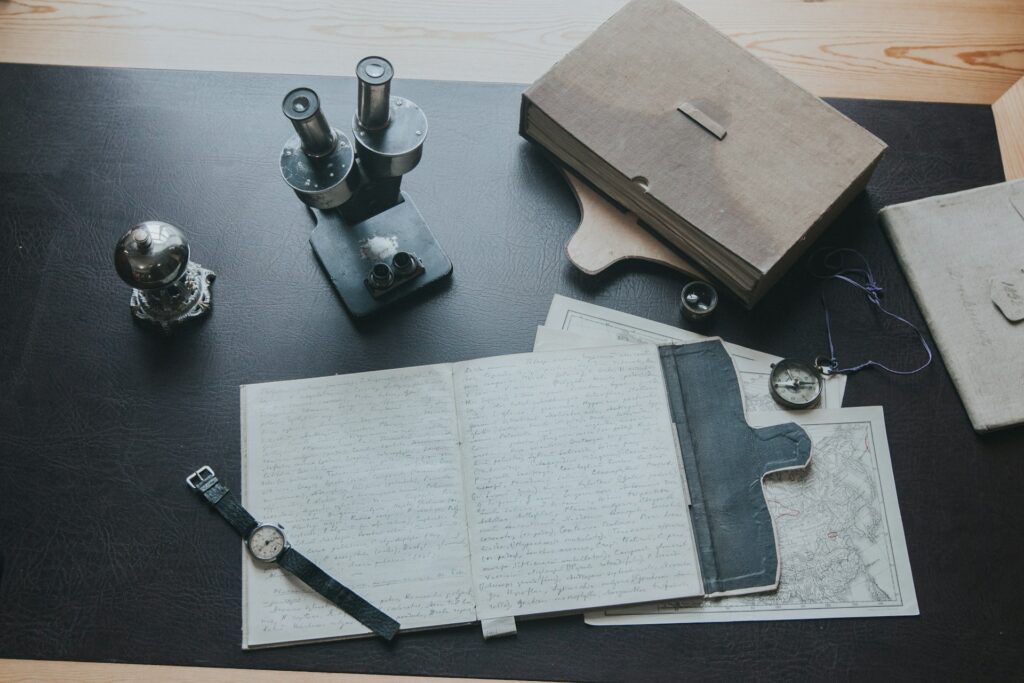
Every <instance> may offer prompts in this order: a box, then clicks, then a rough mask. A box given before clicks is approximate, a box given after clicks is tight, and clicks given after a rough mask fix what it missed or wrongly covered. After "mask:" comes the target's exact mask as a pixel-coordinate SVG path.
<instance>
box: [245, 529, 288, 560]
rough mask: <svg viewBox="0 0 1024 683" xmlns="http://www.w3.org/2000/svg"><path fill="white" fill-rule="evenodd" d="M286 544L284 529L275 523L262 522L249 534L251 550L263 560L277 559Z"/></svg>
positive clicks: (257, 557) (254, 555) (256, 556)
mask: <svg viewBox="0 0 1024 683" xmlns="http://www.w3.org/2000/svg"><path fill="white" fill-rule="evenodd" d="M286 546H287V544H286V543H285V540H284V531H282V530H281V528H280V527H277V526H274V525H273V524H260V525H259V526H258V527H256V528H255V529H253V532H252V534H250V535H249V552H250V553H252V556H253V557H255V558H256V559H257V560H261V561H263V562H273V561H274V560H276V559H277V558H278V557H279V556H280V555H281V553H283V552H284V549H285V547H286Z"/></svg>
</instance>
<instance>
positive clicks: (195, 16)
mask: <svg viewBox="0 0 1024 683" xmlns="http://www.w3.org/2000/svg"><path fill="white" fill-rule="evenodd" d="M623 4H624V0H516V2H486V1H482V0H434V1H433V2H421V1H418V0H346V1H345V2H325V1H324V0H290V1H285V0H266V1H264V2H255V3H241V2H228V1H226V0H192V1H191V2H188V3H181V2H177V1H176V0H104V2H102V3H96V2H86V1H84V0H4V1H3V2H0V61H8V62H32V63H41V64H74V65H82V66H124V67H154V68H168V69H201V70H212V71H256V72H265V73H306V74H324V75H332V74H344V75H351V74H352V70H353V68H354V66H355V63H356V61H357V60H358V59H359V58H361V57H364V56H366V55H367V54H375V53H381V54H385V55H387V57H388V58H389V59H390V60H391V61H392V62H393V63H394V65H395V67H396V71H397V73H398V75H399V77H401V78H435V79H449V80H469V81H501V82H512V83H529V82H532V81H533V80H534V79H536V78H537V77H538V76H540V75H541V74H542V73H543V72H544V71H545V70H547V68H548V67H549V66H551V64H552V63H553V62H554V61H555V60H557V59H558V58H559V57H561V56H562V55H563V54H565V52H566V51H568V50H569V49H570V48H572V47H573V46H574V45H576V44H577V43H579V41H581V40H582V39H583V38H585V37H586V36H587V35H588V34H589V33H590V32H591V31H593V30H594V29H595V28H596V27H597V26H598V25H599V24H600V23H601V22H602V21H604V20H605V19H607V18H608V17H609V16H611V14H612V13H614V12H615V11H616V10H617V9H619V8H620V7H621V6H622V5H623ZM683 4H685V5H687V6H688V7H690V8H692V9H693V10H695V11H696V12H697V13H698V14H700V15H701V16H702V17H704V18H706V19H707V20H708V21H710V22H711V23H712V24H713V25H714V26H716V27H717V28H719V29H720V30H722V31H723V32H725V33H726V34H728V35H729V36H731V37H732V38H733V39H734V40H736V41H737V42H739V43H740V44H741V45H743V46H744V47H746V48H747V49H749V50H750V51H751V52H753V53H754V54H755V55H757V56H758V57H760V58H762V59H764V60H765V61H767V62H769V63H770V64H772V65H774V66H776V67H777V68H779V69H780V70H782V71H783V72H784V73H785V74H787V75H789V76H790V77H792V78H793V79H795V80H796V81H797V82H799V83H801V84H802V85H804V86H805V87H807V88H808V89H810V90H811V91H812V92H814V93H816V94H818V95H821V96H831V97H860V98H880V99H899V100H919V101H936V102H971V103H983V104H991V103H992V102H994V101H995V100H996V99H998V98H999V96H1001V95H1002V94H1003V93H1004V92H1006V90H1007V89H1008V88H1009V87H1010V86H1011V85H1012V84H1013V83H1015V82H1016V81H1017V80H1018V79H1020V78H1021V77H1022V76H1024V3H1021V2H1020V0H827V1H822V0H809V1H806V2H804V1H800V0H683Z"/></svg>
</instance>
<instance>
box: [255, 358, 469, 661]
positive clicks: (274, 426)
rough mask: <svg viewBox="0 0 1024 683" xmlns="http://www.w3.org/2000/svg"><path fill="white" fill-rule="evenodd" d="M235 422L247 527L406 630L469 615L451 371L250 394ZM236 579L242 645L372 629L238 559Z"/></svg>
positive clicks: (390, 374) (422, 370) (279, 574)
mask: <svg viewBox="0 0 1024 683" xmlns="http://www.w3.org/2000/svg"><path fill="white" fill-rule="evenodd" d="M241 412H242V473H243V483H242V499H243V505H245V507H246V508H247V509H248V510H250V511H251V512H252V513H253V514H254V515H256V516H257V519H262V520H263V521H271V522H277V523H280V524H281V525H282V526H283V527H284V529H285V533H286V534H287V536H288V540H289V541H290V542H291V544H292V545H293V546H295V548H296V549H298V550H299V551H300V552H302V553H303V554H304V555H306V557H308V558H309V559H310V560H311V561H313V562H314V563H315V564H317V565H318V566H319V567H320V568H321V569H323V570H324V571H325V572H327V573H328V574H330V575H331V576H333V577H335V578H336V579H338V580H339V581H340V582H341V583H343V584H345V585H346V586H348V587H349V588H351V589H352V590H353V591H355V592H356V593H358V594H359V595H361V596H362V597H364V598H366V599H367V600H369V601H370V603H372V604H373V605H375V606H376V607H379V608H380V609H381V610H383V611H384V612H385V613H386V614H388V615H389V616H392V617H394V618H395V619H397V620H398V621H399V622H400V623H401V625H402V629H403V630H407V629H414V628H424V627H428V626H440V625H445V624H457V623H465V622H472V621H474V620H475V619H476V613H475V610H474V600H473V587H472V575H471V570H470V562H469V543H468V540H467V531H466V518H465V511H464V504H463V497H462V496H463V486H462V480H461V466H460V463H459V450H458V434H457V432H458V429H457V425H456V414H455V405H454V402H453V392H452V370H451V366H449V365H432V366H423V367H414V368H406V369H401V370H385V371H381V372H367V373H361V374H355V375H339V376H334V377H321V378H316V379H305V380H296V381H290V382H273V383H268V384H252V385H247V386H243V387H242V404H241ZM262 515H266V517H262V518H261V516H262ZM242 576H243V584H242V585H243V589H242V631H243V638H242V642H243V647H245V648H255V647H260V646H266V645H274V644H282V643H287V642H297V641H304V640H318V639H328V638H343V637H348V636H355V635H364V634H366V633H369V631H368V629H366V628H365V627H364V626H363V625H362V624H360V623H359V622H357V621H355V620H354V619H352V618H351V617H349V616H348V615H347V614H345V613H344V612H343V611H341V610H340V609H338V608H337V607H336V606H335V605H334V604H332V603H331V602H329V601H328V600H326V599H325V598H323V597H321V596H320V595H319V594H317V593H316V592H315V591H313V590H312V589H310V588H308V587H307V586H306V585H304V584H303V583H301V582H300V581H298V580H297V579H295V578H294V577H292V576H291V575H289V574H288V573H287V572H285V571H283V570H281V569H279V568H278V567H277V565H262V564H261V563H259V562H257V561H256V560H254V559H253V558H252V557H251V556H250V555H249V553H248V552H247V551H244V550H243V558H242Z"/></svg>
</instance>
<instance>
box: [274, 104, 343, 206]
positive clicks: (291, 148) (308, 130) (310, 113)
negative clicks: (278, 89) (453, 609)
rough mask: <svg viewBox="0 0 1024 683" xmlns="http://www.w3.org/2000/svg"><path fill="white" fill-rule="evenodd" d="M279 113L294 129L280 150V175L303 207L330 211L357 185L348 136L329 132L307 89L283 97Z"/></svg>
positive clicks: (318, 108) (317, 105) (337, 131)
mask: <svg viewBox="0 0 1024 683" xmlns="http://www.w3.org/2000/svg"><path fill="white" fill-rule="evenodd" d="M281 110H282V111H283V112H284V115H285V117H286V118H287V119H288V120H289V121H291V123H292V126H293V127H294V128H295V135H293V136H292V137H290V138H288V141H287V142H285V143H284V148H283V149H282V150H281V175H282V176H284V181H285V182H286V183H288V186H289V187H291V188H292V190H294V191H295V194H296V195H298V197H299V199H301V200H302V201H303V202H304V203H305V204H306V205H308V206H312V207H314V208H317V209H333V208H336V207H338V206H341V205H342V204H344V203H345V202H347V201H348V200H349V198H351V197H352V193H353V192H355V190H356V188H357V187H358V185H359V178H358V171H357V170H356V168H355V151H354V150H353V149H352V143H351V142H349V139H348V136H347V135H345V134H344V133H342V132H341V131H340V130H338V129H337V128H332V127H331V125H330V124H329V123H328V122H327V118H326V117H325V116H324V113H323V110H322V109H321V108H320V97H319V96H318V95H317V94H316V93H315V92H313V91H312V90H310V89H309V88H296V89H295V90H292V91H291V92H290V93H288V94H287V95H285V98H284V101H283V102H282V103H281Z"/></svg>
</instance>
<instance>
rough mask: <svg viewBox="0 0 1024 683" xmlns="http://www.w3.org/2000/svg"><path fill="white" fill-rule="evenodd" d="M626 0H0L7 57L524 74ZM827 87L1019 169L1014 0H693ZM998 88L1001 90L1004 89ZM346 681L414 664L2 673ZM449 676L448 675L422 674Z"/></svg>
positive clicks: (1021, 88) (1019, 10) (1015, 172)
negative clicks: (985, 134) (913, 104)
mask: <svg viewBox="0 0 1024 683" xmlns="http://www.w3.org/2000/svg"><path fill="white" fill-rule="evenodd" d="M623 4H624V0H517V1H516V2H502V3H498V2H485V1H483V0H435V1H434V2H429V3H427V2H417V1H416V0H374V1H372V2H371V1H370V0H346V1H345V2H340V1H339V2H333V3H330V2H325V1H324V0H317V1H314V0H291V1H288V2H286V1H284V0H266V1H265V2H254V3H237V2H228V1H226V0H220V1H218V0H192V1H191V2H188V3H180V2H176V1H174V0H105V1H104V2H103V3H92V2H86V1H84V0H0V61H6V62H23V63H41V64H63V65H80V66H107V67H142V68H169V69H196V70H222V71H252V72H269V73H302V74H328V75H331V74H337V75H351V74H352V70H353V68H354V65H355V63H356V61H358V59H359V58H361V57H363V56H365V55H367V54H384V55H386V56H387V57H388V58H389V59H390V60H391V61H392V62H393V63H394V64H395V67H396V70H397V72H398V75H399V76H400V77H401V78H431V79H441V80H471V81H500V82H514V83H527V82H531V81H533V80H534V79H535V78H537V77H538V76H539V75H541V74H542V73H543V72H544V71H545V70H546V69H547V68H548V67H549V66H550V65H551V64H552V63H553V62H554V61H556V60H557V59H559V58H560V57H561V56H562V55H563V54H565V53H566V52H567V51H568V50H569V49H571V48H572V47H573V46H574V45H576V44H577V43H579V41H581V40H582V39H583V38H585V37H586V36H587V35H588V34H589V33H590V32H591V31H593V30H594V29H595V28H596V27H597V26H598V25H599V24H600V23H601V22H602V21H604V20H605V19H606V18H608V17H609V16H610V15H611V14H612V13H614V12H615V11H616V10H617V9H618V8H619V7H621V6H622V5H623ZM683 4H685V5H687V6H688V7H690V8H691V9H693V10H694V11H696V12H697V13H698V14H700V15H701V16H703V17H704V18H706V19H707V20H708V21H710V22H711V23H712V24H713V25H715V26H716V27H717V28H719V29H720V30H722V31H723V32H725V33H726V34H728V35H729V36H730V37H732V38H733V39H734V40H736V41H737V42H738V43H740V44H741V45H743V46H744V47H746V48H747V49H749V50H750V51H751V52H753V53H754V54H755V55H757V56H758V57H760V58H762V59H764V60H765V61H767V62H769V63H770V64H772V65H774V66H775V67H776V68H778V69H779V70H781V71H782V72H783V73H785V74H786V75H788V76H789V77H791V78H793V79H794V80H796V81H797V82H798V83H800V84H802V85H803V86H805V87H807V88H808V89H809V90H811V91H812V92H814V93H815V94H817V95H820V96H825V97H856V98H877V99H899V100H917V101H939V102H963V103H982V104H993V103H995V106H994V107H993V110H994V114H995V117H996V123H997V126H998V130H999V136H1000V145H1001V149H1002V153H1003V161H1004V166H1005V168H1006V173H1007V177H1024V81H1021V82H1020V83H1019V84H1018V85H1017V86H1016V87H1015V88H1013V89H1011V86H1013V85H1014V84H1015V83H1017V82H1018V81H1019V80H1021V79H1022V77H1024V3H1022V2H1020V0H807V1H799V0H683ZM1000 98H1001V99H1000ZM185 677H187V678H189V679H191V680H194V681H214V680H217V681H242V680H244V681H263V680H266V681H271V680H273V681H275V682H276V683H287V682H289V681H298V680H303V681H306V680H313V681H324V682H327V681H346V682H349V683H351V682H358V683H389V682H392V681H406V682H408V681H412V680H418V679H410V678H406V677H392V676H367V675H348V674H303V673H294V672H251V671H245V672H241V671H230V670H216V669H199V668H195V669H192V668H189V669H184V668H178V667H151V666H138V665H127V664H83V663H73V662H34V661H25V660H0V678H2V679H3V680H5V681H32V680H38V681H59V680H80V681H127V680H131V681H135V680H140V681H141V680H147V681H171V680H181V679H183V678H185ZM419 680H424V681H427V680H429V681H442V680H443V679H436V678H431V679H419Z"/></svg>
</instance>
